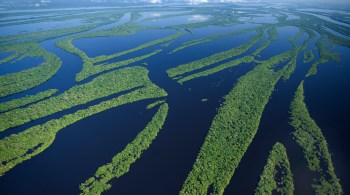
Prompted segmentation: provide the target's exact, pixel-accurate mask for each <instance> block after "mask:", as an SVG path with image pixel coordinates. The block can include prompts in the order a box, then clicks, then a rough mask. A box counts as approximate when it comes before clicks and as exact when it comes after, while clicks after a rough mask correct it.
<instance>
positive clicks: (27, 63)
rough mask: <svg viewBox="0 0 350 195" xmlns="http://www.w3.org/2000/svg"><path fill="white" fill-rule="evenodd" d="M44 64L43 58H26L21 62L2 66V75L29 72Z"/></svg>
mask: <svg viewBox="0 0 350 195" xmlns="http://www.w3.org/2000/svg"><path fill="white" fill-rule="evenodd" d="M43 62H44V59H43V58H38V57H25V58H23V59H22V60H20V61H16V62H14V61H13V62H12V61H10V62H6V63H4V64H1V65H0V75H5V74H11V73H16V72H19V71H23V70H27V69H30V68H33V67H35V66H38V65H40V64H41V63H43Z"/></svg>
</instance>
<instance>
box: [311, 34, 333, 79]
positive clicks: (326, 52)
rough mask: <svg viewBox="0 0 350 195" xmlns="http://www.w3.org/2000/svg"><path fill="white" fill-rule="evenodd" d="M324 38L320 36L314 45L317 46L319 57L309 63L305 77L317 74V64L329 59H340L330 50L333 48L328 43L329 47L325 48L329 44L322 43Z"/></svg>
mask: <svg viewBox="0 0 350 195" xmlns="http://www.w3.org/2000/svg"><path fill="white" fill-rule="evenodd" d="M324 39H325V38H324V37H321V38H320V39H318V40H317V42H316V46H317V49H318V53H319V55H320V58H319V59H318V60H317V61H316V62H314V63H313V64H312V65H311V68H310V70H309V72H308V73H307V74H306V77H309V76H312V75H315V74H317V67H318V65H320V64H325V63H327V62H329V61H331V60H333V61H339V60H340V57H339V55H337V54H335V53H333V52H331V50H332V49H333V46H332V45H330V48H327V46H329V45H327V44H325V43H324V41H325V40H324Z"/></svg>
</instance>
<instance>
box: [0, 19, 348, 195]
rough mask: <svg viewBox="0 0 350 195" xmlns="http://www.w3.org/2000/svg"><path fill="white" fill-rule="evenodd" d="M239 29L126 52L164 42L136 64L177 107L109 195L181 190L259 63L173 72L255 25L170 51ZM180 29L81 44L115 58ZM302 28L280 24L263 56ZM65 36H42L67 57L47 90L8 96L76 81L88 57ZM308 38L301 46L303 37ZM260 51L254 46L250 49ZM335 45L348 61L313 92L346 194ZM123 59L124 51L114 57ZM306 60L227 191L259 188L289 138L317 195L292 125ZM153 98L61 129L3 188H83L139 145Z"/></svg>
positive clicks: (342, 94) (344, 85) (344, 91)
mask: <svg viewBox="0 0 350 195" xmlns="http://www.w3.org/2000/svg"><path fill="white" fill-rule="evenodd" d="M182 22H183V21H182ZM235 28H237V27H234V26H233V27H215V26H209V27H208V28H200V29H194V30H193V32H194V34H193V35H191V34H190V33H188V32H187V33H186V34H185V35H184V36H182V37H180V38H178V39H177V40H176V41H174V42H173V43H172V44H171V45H170V46H169V47H167V48H162V47H161V46H160V45H157V46H152V47H150V48H147V49H144V50H142V51H137V52H134V53H132V54H128V55H126V57H133V56H138V55H142V54H145V53H147V52H151V51H152V50H154V49H157V48H162V49H164V51H163V52H161V53H159V54H157V55H155V56H152V57H150V58H148V59H145V60H143V61H141V62H139V63H136V64H141V63H143V62H147V63H148V68H149V70H150V72H149V77H150V79H151V81H152V82H154V83H155V84H156V85H158V86H159V87H161V88H163V89H165V90H166V91H167V93H168V94H169V96H168V97H167V98H166V102H167V103H168V104H169V114H168V117H167V119H166V122H165V124H164V127H163V129H162V130H161V131H160V133H159V134H158V137H157V138H156V139H155V140H154V142H153V143H152V145H151V146H150V148H149V149H148V150H147V151H145V152H144V153H143V154H142V156H141V158H140V159H138V160H137V161H136V162H135V163H134V164H132V166H131V169H130V171H129V172H128V173H127V174H125V175H123V176H122V177H121V178H119V179H115V180H112V182H111V184H112V188H111V189H110V190H109V191H108V192H106V193H105V194H118V193H119V194H178V192H179V191H180V190H181V187H182V185H183V182H184V181H185V179H186V177H187V174H188V173H189V172H190V170H191V169H192V166H193V164H194V162H195V159H196V157H197V154H198V152H199V150H200V147H201V146H202V144H203V141H204V138H205V136H206V135H207V132H208V129H209V127H210V124H211V121H212V120H213V118H214V117H215V115H216V113H217V109H218V108H219V106H220V104H221V103H222V101H223V97H224V96H225V95H226V94H227V93H228V92H229V91H230V90H231V89H232V88H233V86H234V84H235V82H236V81H237V79H238V78H239V77H241V76H242V75H244V74H245V73H246V72H248V71H249V70H251V69H252V68H253V67H254V66H255V64H242V65H239V66H237V67H232V68H229V69H227V70H225V71H221V72H218V73H216V74H213V75H210V76H207V77H204V78H199V79H195V80H192V81H189V82H186V83H185V84H184V85H180V84H178V83H177V82H176V81H174V80H172V79H170V78H169V77H168V76H167V74H166V70H168V69H169V68H172V67H176V66H178V65H180V64H183V63H187V62H191V61H193V60H197V59H201V58H203V57H206V56H208V55H212V54H214V53H217V52H221V51H225V50H228V49H231V48H234V47H236V46H238V45H241V44H243V43H245V42H246V41H248V40H249V39H250V38H251V37H252V36H253V35H254V32H252V33H248V34H245V35H237V36H229V37H225V38H220V39H216V40H214V41H211V42H210V43H203V44H200V45H196V46H192V47H189V48H187V49H185V50H182V51H179V52H177V53H175V54H171V55H170V54H168V53H169V52H170V51H171V50H173V49H174V48H176V47H178V46H180V45H181V44H182V43H183V42H185V41H190V40H195V39H199V38H205V37H208V36H210V35H213V34H216V33H217V34H221V33H227V32H229V31H231V30H232V29H234V30H235ZM240 28H242V29H243V28H246V26H240V27H239V28H238V29H240ZM149 32H153V33H149ZM173 33H175V31H174V30H157V31H154V30H152V31H140V32H137V33H136V34H135V35H130V36H123V37H113V38H91V39H81V40H77V41H75V42H74V44H75V45H76V46H77V47H78V48H80V49H82V50H83V51H85V52H87V54H88V55H89V56H98V55H102V54H103V55H109V54H113V53H115V52H118V51H123V50H125V49H130V48H133V47H135V46H138V45H140V44H142V43H145V42H148V41H151V40H154V39H157V38H161V37H166V36H168V35H170V34H173ZM296 33H297V30H296V28H294V27H282V28H278V36H279V38H280V40H278V41H273V42H272V45H271V47H268V48H267V49H266V50H265V51H263V52H262V54H261V59H268V58H270V57H271V56H272V55H276V54H279V53H282V52H283V51H286V50H288V49H290V48H291V47H292V45H291V44H290V43H289V42H288V40H289V39H290V38H292V37H294V36H295V34H296ZM153 34H154V36H153ZM151 35H152V36H151ZM318 36H319V35H318ZM306 38H307V36H306V35H303V36H302V38H301V40H305V39H306ZM97 39H98V41H97ZM266 39H267V33H266V32H265V38H264V40H266ZM58 40H59V39H53V40H48V41H45V42H42V43H41V45H42V46H43V47H44V48H45V49H47V50H49V51H51V52H53V53H55V54H56V55H58V56H59V57H60V58H61V59H62V62H63V64H62V67H61V68H60V70H59V71H58V73H57V74H56V75H55V76H54V77H53V78H52V79H50V80H49V81H48V82H46V83H44V84H42V85H40V86H38V87H35V88H33V89H31V90H28V91H26V92H23V93H19V94H15V95H12V96H9V97H7V98H3V99H1V100H0V101H5V100H10V99H13V98H18V97H22V96H24V95H28V94H35V93H37V92H40V91H44V90H47V89H52V88H56V89H59V93H58V94H60V93H62V92H64V91H66V90H67V89H69V88H71V87H72V86H74V85H76V83H75V75H76V74H77V73H78V72H79V71H80V70H81V66H82V61H81V59H79V58H78V57H77V56H75V55H72V54H69V53H67V52H65V51H63V50H61V49H59V48H56V47H55V46H54V44H55V42H57V41H58ZM301 40H299V41H298V42H297V43H298V44H301V42H302V41H301ZM315 41H316V39H314V40H313V41H312V42H311V43H310V44H309V46H308V48H307V49H306V50H310V49H313V48H314V45H315ZM262 42H263V41H259V43H258V44H256V45H255V46H254V48H256V47H258V46H259V45H260V44H262ZM91 45H92V46H95V47H91ZM97 46H98V47H97ZM276 48H278V49H276ZM252 50H253V49H251V50H249V51H248V52H247V53H251V52H252ZM336 51H337V52H338V53H340V54H341V55H342V61H341V63H340V64H342V65H343V66H341V67H339V64H336V63H328V64H325V65H320V68H319V72H318V74H317V75H316V76H313V77H310V78H307V79H306V80H305V96H306V103H307V105H308V106H309V109H310V113H311V116H312V117H313V118H314V119H315V121H316V122H317V123H318V124H319V126H320V127H321V129H322V130H323V133H324V135H325V137H326V139H327V141H328V144H329V149H330V151H331V153H332V154H333V156H332V158H333V162H334V166H335V171H336V173H337V175H338V177H339V178H340V179H341V183H342V185H343V188H344V191H345V192H346V193H348V192H349V189H348V187H347V186H346V182H344V181H349V180H350V178H349V174H348V173H349V168H348V166H346V165H348V164H350V161H349V159H348V158H347V156H348V154H349V150H348V149H347V147H346V146H347V138H348V137H349V136H348V131H347V130H348V128H347V127H348V123H347V116H349V115H348V111H349V110H350V106H349V103H348V100H349V94H350V91H349V90H350V87H349V83H350V82H349V80H348V77H347V75H349V71H350V68H349V66H347V64H348V62H350V58H349V57H348V55H346V54H347V53H349V49H347V48H341V47H338V48H337V49H336ZM314 54H315V57H316V59H317V58H318V57H319V56H318V54H317V52H314ZM124 57H125V56H124ZM239 57H240V56H239ZM120 59H123V58H118V59H113V60H120ZM316 59H315V60H316ZM113 60H111V61H110V62H112V61H113ZM302 60H303V59H302V53H301V54H300V55H299V56H298V66H297V69H296V71H295V73H293V74H292V76H291V78H290V79H289V80H287V81H282V80H281V81H279V82H278V84H277V86H276V91H274V93H273V95H272V98H271V100H270V102H269V103H268V104H267V106H266V108H265V110H264V113H263V116H262V118H261V124H260V126H259V130H258V133H257V135H256V137H255V138H254V140H253V143H252V145H251V146H250V147H249V148H248V151H247V153H246V154H245V156H244V157H243V159H242V162H241V163H240V166H239V167H238V168H237V170H236V172H235V174H234V176H233V178H232V180H231V182H230V184H229V186H228V187H227V189H226V190H225V194H252V193H253V192H254V190H255V187H256V186H257V183H258V181H259V176H260V174H261V173H262V170H263V167H264V165H265V163H266V159H267V157H268V153H269V151H270V150H271V148H272V146H273V145H274V144H275V143H276V141H279V142H281V143H283V144H284V145H285V146H286V148H287V153H288V156H289V160H290V162H291V169H292V172H293V175H294V181H295V188H296V191H295V193H296V194H312V193H313V190H312V188H311V186H310V184H311V183H312V179H313V174H312V173H311V172H310V171H309V170H308V168H307V166H306V161H305V159H304V157H303V153H302V150H301V149H300V147H298V146H297V144H296V143H295V141H294V140H293V139H292V135H291V134H290V133H291V132H293V129H292V127H290V126H289V124H288V122H289V105H290V101H291V100H292V97H293V95H294V92H295V90H296V88H297V86H298V85H299V84H300V82H301V80H303V79H304V75H305V74H306V72H307V71H308V68H309V67H310V66H311V64H312V62H310V63H308V64H303V63H302ZM136 64H133V65H136ZM93 78H94V77H93ZM91 79H92V78H90V79H87V80H86V81H83V82H82V83H84V82H88V81H90V80H91ZM108 98H110V97H108ZM108 98H106V99H108ZM202 99H208V101H206V102H202V101H201V100H202ZM103 100H105V99H101V100H97V101H94V102H92V103H91V104H95V103H98V102H100V101H103ZM152 102H154V101H153V100H143V101H140V102H136V103H132V104H128V105H124V106H120V107H117V108H113V109H109V110H107V111H105V112H102V113H99V114H96V115H94V116H91V117H88V118H86V119H83V120H81V121H79V122H77V123H75V124H73V125H70V126H68V127H66V128H64V129H62V130H61V131H60V132H59V133H58V134H57V137H56V140H55V141H54V143H53V144H52V145H51V146H50V147H49V148H48V149H47V150H45V151H44V152H42V153H41V154H39V155H37V156H35V157H33V158H32V159H31V160H28V161H25V162H24V163H22V164H20V165H18V166H17V167H15V168H14V169H12V170H11V171H9V172H8V173H6V174H5V176H2V177H0V194H78V193H79V187H78V186H79V184H81V183H82V182H84V181H85V180H86V179H88V178H89V177H91V176H92V175H93V174H94V173H95V171H96V169H97V168H98V167H99V166H101V165H104V164H106V163H108V162H110V161H111V159H112V157H113V156H114V155H116V154H117V153H118V152H120V151H122V150H123V148H124V147H125V146H126V145H127V143H130V142H131V141H132V140H133V139H134V138H135V137H136V135H137V134H138V133H139V132H140V131H141V130H142V129H143V128H144V127H145V126H146V124H147V122H148V121H150V119H151V118H152V116H153V115H154V113H155V112H156V108H154V109H152V110H146V109H145V107H146V106H147V105H148V104H149V103H152ZM91 104H88V105H91ZM88 105H84V106H81V107H77V108H74V109H69V110H67V111H64V112H61V113H58V114H55V115H52V116H49V117H46V118H44V119H42V120H41V119H39V120H37V121H34V122H31V123H28V124H26V125H24V126H21V127H18V128H15V129H12V130H9V133H2V134H1V136H2V137H4V136H6V135H10V134H11V133H10V131H12V132H21V131H23V130H25V129H26V128H29V127H31V126H33V125H36V124H42V123H44V122H45V121H47V120H50V119H52V118H54V117H60V116H63V115H64V114H68V113H72V112H74V111H76V110H77V109H82V108H85V107H86V106H88ZM346 193H345V194H346Z"/></svg>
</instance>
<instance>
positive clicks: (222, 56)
mask: <svg viewBox="0 0 350 195" xmlns="http://www.w3.org/2000/svg"><path fill="white" fill-rule="evenodd" d="M263 36H264V33H263V29H258V34H256V35H255V36H254V37H253V38H252V39H250V40H249V41H247V42H246V43H244V44H243V45H240V46H238V47H236V48H233V49H230V50H227V51H223V52H219V53H216V54H213V55H211V56H208V57H205V58H202V59H200V60H196V61H193V62H190V63H187V64H183V65H180V66H178V67H175V68H172V69H169V70H167V73H168V76H169V77H177V76H179V75H182V74H185V73H188V72H191V71H194V70H197V69H200V68H203V67H206V66H209V65H212V64H214V63H217V62H221V61H223V60H226V59H229V58H233V57H235V56H238V55H240V54H243V53H244V52H246V51H247V50H248V49H249V48H251V47H252V46H253V45H255V44H256V43H257V42H258V41H259V40H260V39H262V37H263Z"/></svg>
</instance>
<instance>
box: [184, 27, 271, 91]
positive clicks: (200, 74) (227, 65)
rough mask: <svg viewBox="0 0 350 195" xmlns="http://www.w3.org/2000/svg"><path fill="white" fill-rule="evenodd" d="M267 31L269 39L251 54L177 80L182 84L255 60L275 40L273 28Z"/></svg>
mask: <svg viewBox="0 0 350 195" xmlns="http://www.w3.org/2000/svg"><path fill="white" fill-rule="evenodd" d="M268 33H269V36H270V37H269V39H268V40H266V41H265V42H264V43H263V44H262V45H260V46H259V47H258V48H257V49H256V50H255V51H254V52H253V53H252V54H251V55H247V56H244V57H241V58H238V59H235V60H232V61H230V62H226V63H223V64H220V65H218V66H215V67H213V68H211V69H207V70H203V71H201V72H197V73H194V74H191V75H188V76H184V77H181V78H180V79H178V82H179V83H180V84H183V83H184V82H187V81H189V80H192V79H196V78H199V77H204V76H208V75H211V74H214V73H217V72H220V71H223V70H225V69H227V68H231V67H234V66H238V65H241V64H248V63H252V62H254V61H255V62H257V60H255V57H256V56H259V54H260V53H261V51H263V50H264V49H266V48H267V47H268V46H269V45H270V43H271V41H273V40H276V36H277V32H276V29H275V28H271V29H269V30H268Z"/></svg>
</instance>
